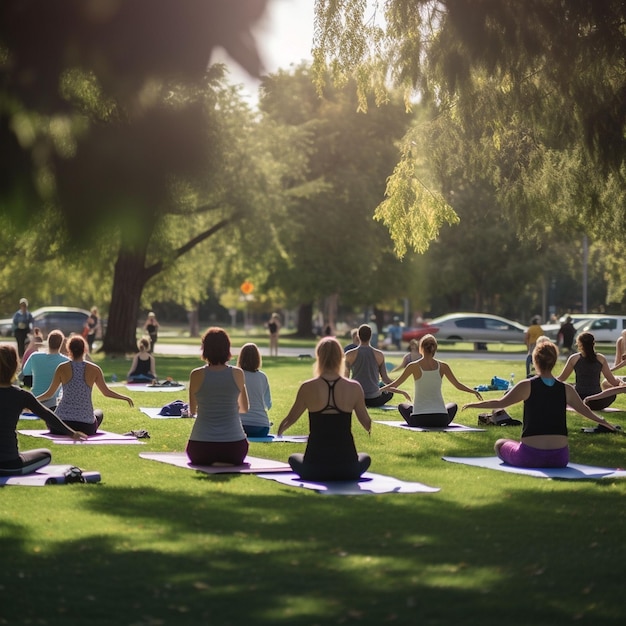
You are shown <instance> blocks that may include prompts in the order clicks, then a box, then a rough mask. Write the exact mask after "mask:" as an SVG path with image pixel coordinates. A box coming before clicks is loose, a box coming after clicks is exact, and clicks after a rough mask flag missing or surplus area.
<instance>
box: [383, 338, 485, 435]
mask: <svg viewBox="0 0 626 626" xmlns="http://www.w3.org/2000/svg"><path fill="white" fill-rule="evenodd" d="M419 352H420V355H421V357H422V358H421V359H419V361H413V362H412V363H409V364H408V365H407V366H406V367H405V368H404V371H403V372H402V374H400V376H399V377H398V378H397V379H396V380H394V381H392V382H391V383H389V384H388V385H386V387H398V386H399V385H401V384H402V383H403V382H404V381H405V380H407V378H409V377H410V376H412V377H413V381H414V385H415V392H414V394H413V403H412V404H411V403H408V402H402V403H400V404H399V405H398V411H399V413H400V415H402V417H403V418H404V421H405V422H406V423H407V424H408V425H409V426H417V427H420V428H443V427H445V426H448V425H449V424H450V423H451V422H452V420H453V419H454V417H455V416H456V413H457V411H458V408H459V407H458V405H457V404H456V403H455V402H448V403H447V404H446V403H444V400H443V394H442V391H441V386H442V381H443V378H444V377H446V378H447V379H448V380H449V381H450V382H451V383H452V384H453V385H454V386H455V387H456V388H457V389H458V390H459V391H466V392H467V393H473V394H474V395H475V396H476V397H477V398H478V399H479V400H482V396H481V395H480V393H479V392H478V391H476V390H474V389H470V387H467V386H466V385H464V384H463V383H461V382H459V381H458V380H457V378H456V376H455V375H454V372H453V371H452V368H451V367H450V366H449V365H448V364H447V363H444V362H443V361H438V360H437V359H435V354H436V353H437V340H436V339H435V337H434V336H433V335H430V334H429V335H424V336H423V337H422V338H421V340H420V344H419ZM386 387H382V390H383V391H385V389H386Z"/></svg>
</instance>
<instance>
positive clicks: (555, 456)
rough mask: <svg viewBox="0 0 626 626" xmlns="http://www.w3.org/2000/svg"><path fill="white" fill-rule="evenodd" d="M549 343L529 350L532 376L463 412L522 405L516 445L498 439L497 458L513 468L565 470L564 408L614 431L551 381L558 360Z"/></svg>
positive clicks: (567, 389)
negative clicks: (500, 394)
mask: <svg viewBox="0 0 626 626" xmlns="http://www.w3.org/2000/svg"><path fill="white" fill-rule="evenodd" d="M558 354H559V351H558V348H557V347H556V346H555V345H554V344H553V343H552V342H549V341H548V342H544V343H541V344H537V345H536V346H535V349H534V350H533V354H532V357H533V364H534V366H535V371H536V372H537V375H536V376H533V377H532V378H528V379H526V380H522V381H520V382H519V383H517V385H515V387H513V388H512V389H511V390H510V391H507V393H506V394H505V395H504V396H503V397H502V398H499V399H497V400H484V401H482V402H470V403H469V404H466V405H464V406H463V410H465V409H505V408H506V407H509V406H511V405H513V404H517V403H518V402H523V403H524V422H523V426H522V437H521V440H520V441H514V440H512V439H498V440H497V441H496V443H495V445H494V449H495V452H496V454H497V455H498V457H499V458H500V459H501V460H502V461H504V462H505V463H508V464H509V465H514V466H516V467H565V466H566V465H567V464H568V463H569V446H568V433H567V406H568V405H569V406H571V407H572V408H573V409H574V410H575V411H576V412H577V413H579V414H580V415H582V416H583V417H586V418H588V419H590V420H593V421H594V422H597V423H598V424H601V425H602V426H603V427H605V428H606V429H607V430H610V431H615V430H616V428H615V426H613V425H612V424H609V423H608V422H607V421H606V420H605V419H604V418H602V417H598V416H597V415H595V413H593V412H592V411H591V409H590V408H589V407H588V406H587V405H585V404H584V403H583V401H582V400H581V398H580V396H579V395H578V394H577V393H576V390H575V389H574V387H572V385H569V384H567V383H564V382H562V381H561V380H559V379H558V378H555V377H554V375H553V374H552V370H553V368H554V366H555V365H556V362H557V358H558Z"/></svg>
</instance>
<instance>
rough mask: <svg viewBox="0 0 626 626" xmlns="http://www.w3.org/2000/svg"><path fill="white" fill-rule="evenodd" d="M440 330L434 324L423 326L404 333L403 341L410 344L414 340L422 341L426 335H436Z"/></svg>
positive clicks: (406, 330)
mask: <svg viewBox="0 0 626 626" xmlns="http://www.w3.org/2000/svg"><path fill="white" fill-rule="evenodd" d="M438 330H439V329H438V328H437V327H436V326H433V325H432V324H421V325H419V326H413V327H411V328H405V329H404V330H403V331H402V341H406V342H409V341H411V340H412V339H418V340H419V339H421V338H422V337H423V336H424V335H429V334H430V335H434V334H436V333H437V331H438Z"/></svg>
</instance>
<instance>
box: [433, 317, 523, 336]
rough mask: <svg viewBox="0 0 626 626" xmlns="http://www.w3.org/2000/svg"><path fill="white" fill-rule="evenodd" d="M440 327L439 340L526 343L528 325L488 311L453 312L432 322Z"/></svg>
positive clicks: (436, 326)
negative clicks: (525, 334) (490, 313)
mask: <svg viewBox="0 0 626 626" xmlns="http://www.w3.org/2000/svg"><path fill="white" fill-rule="evenodd" d="M430 324H431V326H434V327H435V328H437V329H438V331H437V340H438V341H440V342H442V341H447V342H452V343H454V342H470V343H476V344H484V343H516V344H523V343H524V333H525V332H526V326H522V324H519V323H518V322H514V321H512V320H508V319H506V318H504V317H499V316H497V315H489V314H487V313H451V314H449V315H443V316H442V317H437V318H435V319H434V320H432V321H431V322H430Z"/></svg>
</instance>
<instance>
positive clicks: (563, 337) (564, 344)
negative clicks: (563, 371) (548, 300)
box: [559, 315, 576, 354]
mask: <svg viewBox="0 0 626 626" xmlns="http://www.w3.org/2000/svg"><path fill="white" fill-rule="evenodd" d="M575 335H576V329H575V328H574V324H572V318H571V317H570V316H569V315H568V316H567V317H566V318H565V321H564V322H563V323H562V324H561V328H560V329H559V340H560V343H561V350H563V352H565V353H566V354H571V352H572V349H573V348H572V346H573V345H574V336H575Z"/></svg>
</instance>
